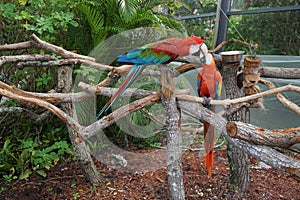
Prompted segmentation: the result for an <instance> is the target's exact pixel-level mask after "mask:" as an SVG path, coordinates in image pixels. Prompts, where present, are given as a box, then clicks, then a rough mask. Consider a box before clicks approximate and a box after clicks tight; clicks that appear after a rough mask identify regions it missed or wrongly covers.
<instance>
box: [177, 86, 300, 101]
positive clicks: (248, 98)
mask: <svg viewBox="0 0 300 200" xmlns="http://www.w3.org/2000/svg"><path fill="white" fill-rule="evenodd" d="M286 91H294V92H298V93H300V87H298V86H294V85H286V86H282V87H278V88H274V89H270V90H267V91H264V92H260V93H257V94H253V95H249V96H246V97H241V98H237V99H224V100H213V99H212V100H211V102H210V104H211V105H218V106H229V105H233V104H239V103H244V102H248V101H251V100H255V99H258V98H261V97H264V96H268V95H271V94H276V93H280V92H286ZM177 98H178V99H180V100H185V101H191V102H198V103H204V100H203V98H201V97H195V96H189V95H178V96H177Z"/></svg>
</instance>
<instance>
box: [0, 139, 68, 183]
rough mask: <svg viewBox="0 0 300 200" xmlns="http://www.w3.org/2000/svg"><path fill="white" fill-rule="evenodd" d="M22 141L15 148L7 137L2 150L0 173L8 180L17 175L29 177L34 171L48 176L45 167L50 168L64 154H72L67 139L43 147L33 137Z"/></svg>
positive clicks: (0, 154)
mask: <svg viewBox="0 0 300 200" xmlns="http://www.w3.org/2000/svg"><path fill="white" fill-rule="evenodd" d="M20 143H21V144H20V145H19V146H18V147H17V148H15V145H14V144H12V143H11V141H10V139H6V141H5V143H4V146H3V148H2V150H1V152H0V156H1V158H2V161H1V165H0V169H1V172H0V173H1V174H2V175H3V178H4V179H5V180H6V181H10V180H11V179H14V178H16V177H18V178H19V179H20V180H22V179H25V178H28V176H29V175H30V174H31V173H32V172H36V173H38V174H39V175H41V176H43V177H46V175H47V174H46V172H45V171H44V170H45V169H50V167H51V166H53V165H55V164H57V162H58V161H59V160H60V159H61V158H62V156H63V155H67V154H68V155H71V154H72V150H71V149H70V147H69V144H68V143H67V142H66V141H59V142H55V143H54V144H53V145H51V146H49V147H46V148H41V147H40V146H41V145H40V144H39V143H38V142H37V141H33V140H32V139H31V138H30V139H27V140H23V141H20Z"/></svg>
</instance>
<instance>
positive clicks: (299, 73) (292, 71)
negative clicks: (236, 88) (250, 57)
mask: <svg viewBox="0 0 300 200" xmlns="http://www.w3.org/2000/svg"><path fill="white" fill-rule="evenodd" d="M259 72H260V76H261V77H267V78H283V79H300V68H285V67H267V66H260V67H259Z"/></svg>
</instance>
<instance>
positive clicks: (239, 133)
mask: <svg viewBox="0 0 300 200" xmlns="http://www.w3.org/2000/svg"><path fill="white" fill-rule="evenodd" d="M226 131H227V134H228V135H229V136H230V137H232V138H238V139H241V140H246V141H248V142H253V143H254V144H261V145H267V146H271V147H280V148H285V149H288V148H289V147H290V146H292V145H294V144H297V143H300V127H298V128H287V129H278V130H267V129H263V128H260V127H256V126H254V125H251V124H245V123H242V122H227V124H226Z"/></svg>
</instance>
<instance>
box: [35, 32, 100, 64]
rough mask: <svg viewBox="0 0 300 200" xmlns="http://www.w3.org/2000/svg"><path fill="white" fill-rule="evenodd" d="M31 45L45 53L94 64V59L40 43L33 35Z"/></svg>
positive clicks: (46, 43) (43, 42)
mask: <svg viewBox="0 0 300 200" xmlns="http://www.w3.org/2000/svg"><path fill="white" fill-rule="evenodd" d="M31 40H32V44H33V46H34V47H37V48H40V49H44V50H46V51H49V52H52V53H56V54H59V55H61V56H62V57H64V58H79V59H84V60H89V61H93V62H95V58H92V57H89V56H83V55H80V54H77V53H73V52H71V51H67V50H65V49H63V48H61V47H58V46H55V45H53V44H50V43H48V42H45V41H42V40H41V39H39V38H38V37H37V36H36V35H35V34H32V35H31Z"/></svg>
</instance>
